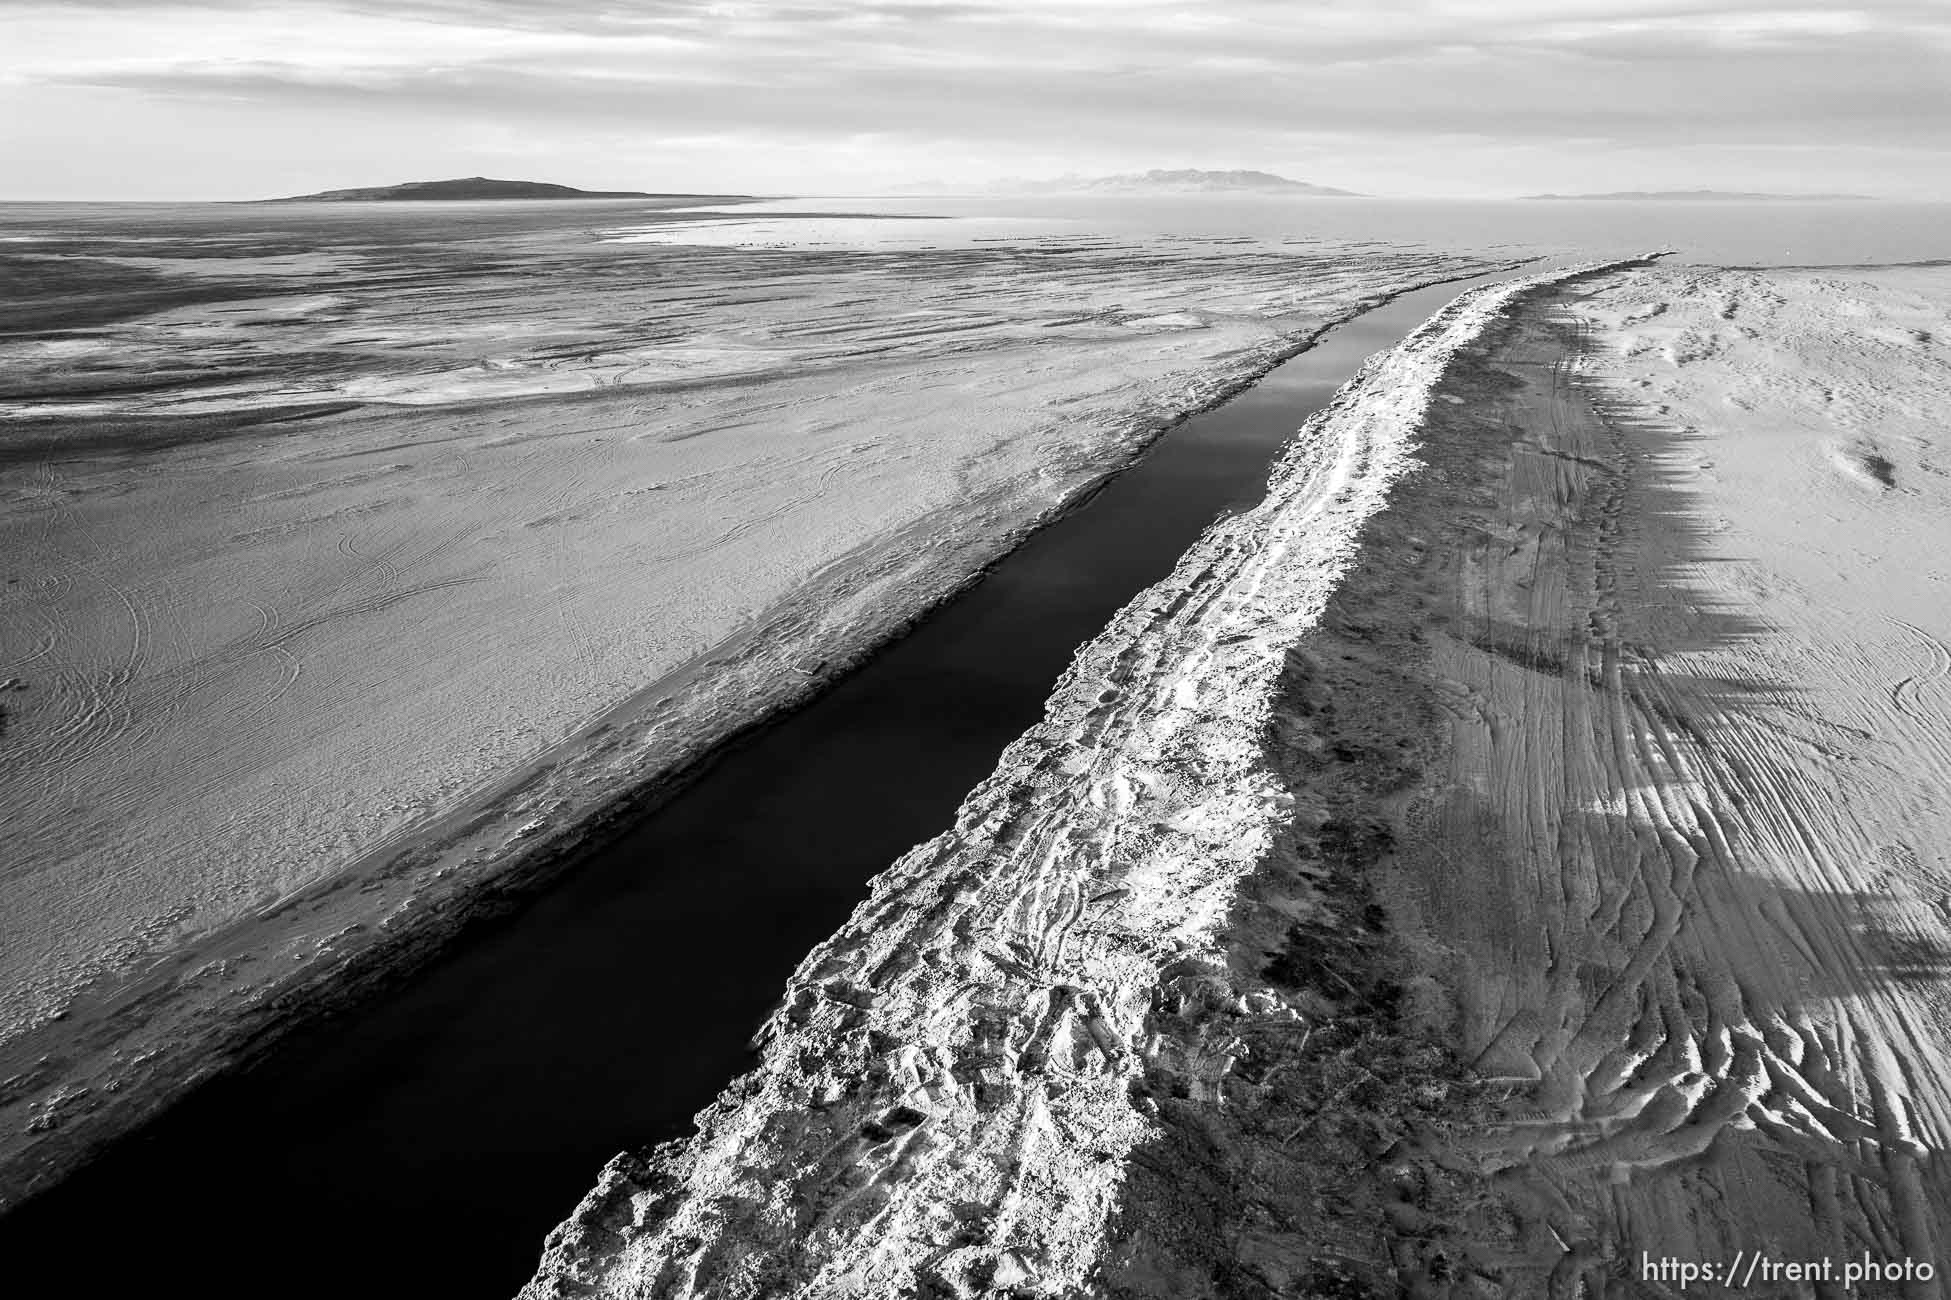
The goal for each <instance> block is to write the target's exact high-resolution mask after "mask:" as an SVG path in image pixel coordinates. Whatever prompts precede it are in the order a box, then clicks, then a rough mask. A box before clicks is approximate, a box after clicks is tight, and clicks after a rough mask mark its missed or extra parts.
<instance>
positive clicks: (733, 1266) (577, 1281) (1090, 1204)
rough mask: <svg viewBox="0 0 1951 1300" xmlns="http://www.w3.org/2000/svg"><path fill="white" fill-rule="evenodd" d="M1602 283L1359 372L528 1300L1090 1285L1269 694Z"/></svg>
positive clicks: (1208, 969) (1084, 661)
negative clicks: (1539, 329)
mask: <svg viewBox="0 0 1951 1300" xmlns="http://www.w3.org/2000/svg"><path fill="white" fill-rule="evenodd" d="M1591 273H1592V272H1591V270H1590V269H1585V268H1581V269H1574V270H1571V271H1562V272H1551V273H1546V274H1545V275H1543V276H1537V277H1531V278H1529V279H1526V280H1523V281H1519V282H1516V283H1515V284H1505V285H1500V286H1496V287H1495V288H1491V289H1483V290H1477V291H1474V292H1473V293H1471V294H1467V295H1465V296H1464V297H1463V298H1461V299H1459V300H1458V301H1457V302H1455V303H1452V305H1451V306H1450V307H1448V308H1445V309H1444V310H1443V311H1442V312H1439V313H1438V315H1437V316H1436V317H1434V318H1432V319H1431V320H1429V321H1427V322H1425V323H1424V324H1423V325H1422V326H1421V327H1419V328H1418V329H1416V330H1415V331H1413V332H1412V333H1411V335H1410V337H1409V338H1408V339H1405V340H1404V341H1403V342H1402V343H1401V344H1399V345H1398V346H1397V347H1395V348H1393V349H1390V350H1387V351H1385V352H1384V353H1382V354H1379V355H1378V356H1377V357H1375V358H1371V360H1370V361H1369V362H1368V363H1367V364H1366V365H1365V366H1364V367H1363V368H1362V371H1361V372H1360V373H1359V374H1358V375H1357V376H1356V378H1355V379H1353V380H1351V381H1350V382H1349V383H1348V384H1346V385H1344V386H1343V388H1342V390H1341V391H1340V392H1339V393H1337V395H1336V396H1335V398H1334V399H1333V401H1332V402H1331V403H1330V405H1329V406H1328V407H1327V408H1325V409H1324V410H1323V411H1322V412H1321V413H1320V414H1319V415H1317V416H1315V417H1314V418H1313V419H1311V420H1310V421H1309V423H1308V425H1307V426H1306V428H1304V429H1303V431H1302V434H1301V435H1300V437H1299V438H1298V439H1297V440H1296V443H1295V444H1294V448H1293V449H1292V450H1290V452H1289V453H1288V455H1287V456H1286V457H1285V458H1284V459H1283V461H1282V463H1281V466H1280V467H1279V468H1278V469H1277V471H1276V473H1275V476H1274V482H1273V484H1272V486H1271V487H1270V491H1269V496H1268V499H1267V501H1266V502H1264V503H1262V505H1260V506H1259V507H1256V508H1255V509H1254V510H1252V511H1250V512H1248V513H1247V514H1245V515H1241V516H1235V517H1233V518H1230V519H1228V520H1225V521H1222V522H1221V523H1219V524H1217V525H1215V526H1214V527H1213V528H1211V529H1209V530H1208V532H1207V533H1206V534H1205V535H1204V536H1203V537H1202V538H1201V539H1200V541H1199V542H1197V543H1196V544H1195V545H1194V546H1193V548H1192V549H1191V550H1190V551H1189V552H1188V553H1187V554H1186V556H1185V558H1184V559H1182V560H1181V562H1180V564H1179V567H1178V568H1177V569H1176V570H1175V572H1174V574H1173V575H1172V576H1171V577H1170V578H1168V579H1166V580H1165V581H1164V582H1161V583H1160V584H1158V585H1157V586H1155V587H1153V588H1151V589H1150V590H1148V591H1147V592H1144V593H1141V594H1140V595H1139V596H1138V597H1136V598H1135V599H1134V600H1133V601H1132V603H1131V604H1130V605H1128V606H1127V607H1126V609H1125V610H1124V611H1123V612H1122V613H1120V614H1119V615H1118V616H1117V617H1116V618H1115V619H1114V620H1113V621H1112V623H1111V624H1110V626H1109V627H1107V628H1106V630H1105V631H1104V632H1103V633H1101V634H1100V635H1099V636H1098V637H1097V638H1096V639H1095V640H1093V641H1092V642H1090V643H1089V644H1087V645H1086V646H1085V647H1084V648H1082V649H1081V650H1080V651H1079V653H1078V656H1077V659H1076V660H1075V662H1074V663H1073V665H1072V667H1071V669H1070V670H1069V671H1068V672H1067V673H1066V675H1065V677H1064V678H1063V680H1062V681H1061V682H1060V683H1059V684H1058V687H1057V689H1056V691H1055V692H1054V693H1053V695H1052V697H1051V702H1050V705H1049V708H1048V712H1047V714H1046V718H1045V721H1044V722H1043V723H1041V724H1039V725H1038V726H1037V727H1035V728H1033V729H1032V730H1031V732H1029V733H1028V734H1027V735H1025V736H1024V737H1023V738H1022V739H1020V740H1018V741H1017V742H1015V743H1014V744H1012V745H1011V746H1010V747H1009V749H1008V750H1007V751H1005V753H1004V755H1003V758H1002V761H1001V763H1000V765H999V767H998V769H997V771H996V773H995V774H994V775H993V776H991V777H990V778H989V779H988V780H986V781H985V782H983V783H982V784H981V785H980V786H978V787H977V789H976V790H975V792H974V793H972V794H971V795H970V796H969V797H968V799H967V801H966V802H965V803H964V806H963V809H962V812H961V813H960V814H959V815H958V818H957V825H956V828H955V829H954V830H953V831H950V832H948V833H946V834H944V835H943V836H941V837H938V839H937V840H935V841H933V842H931V843H929V844H925V845H922V846H920V847H919V848H917V849H916V850H914V851H913V852H911V853H910V854H908V855H907V856H906V857H905V858H903V859H902V861H901V862H899V863H896V864H895V865H894V866H893V867H891V868H889V869H888V870H887V871H885V872H883V873H882V874H881V875H879V876H877V877H876V878H875V881H874V883H873V886H872V888H873V894H872V897H871V898H870V899H869V900H868V901H867V902H865V903H863V904H862V905H861V906H860V908H859V909H857V910H856V912H855V914H854V918H853V919H852V920H851V921H850V922H849V923H848V925H847V926H846V927H844V928H843V930H842V931H841V933H840V934H838V935H836V936H835V937H834V938H833V939H831V940H829V941H828V942H827V943H826V944H823V945H821V947H820V948H819V949H816V950H815V952H814V953H813V954H812V955H810V956H809V957H808V958H807V959H806V961H805V962H804V963H803V964H802V966H801V968H800V971H799V973H798V974H797V975H796V976H795V977H794V979H793V981H792V983H791V985H790V986H789V989H788V991H787V997H786V1002H785V1006H784V1008H783V1009H782V1010H781V1011H780V1012H779V1013H778V1014H777V1015H775V1017H774V1018H773V1020H772V1021H771V1022H770V1023H769V1024H768V1026H767V1027H766V1029H765V1030H764V1031H762V1033H761V1041H762V1042H763V1045H764V1046H763V1055H762V1059H761V1062H760V1064H759V1065H758V1066H757V1067H756V1068H755V1069H754V1070H753V1072H752V1073H750V1074H748V1075H747V1076H746V1077H745V1078H743V1079H741V1080H739V1081H737V1082H735V1083H733V1084H732V1085H731V1086H730V1087H729V1088H728V1089H727V1090H726V1092H725V1093H724V1094H723V1095H722V1096H721V1098H720V1099H719V1101H718V1102H717V1103H716V1104H715V1105H714V1106H712V1107H711V1108H708V1109H707V1110H706V1111H705V1112H704V1113H703V1114H702V1115H700V1117H699V1122H700V1130H699V1132H698V1134H697V1135H696V1136H695V1137H693V1138H691V1139H688V1140H678V1141H674V1142H671V1143H667V1144H665V1145H664V1146H663V1147H660V1148H657V1149H656V1150H655V1151H652V1152H644V1153H639V1154H630V1155H626V1156H622V1157H619V1158H618V1159H617V1160H616V1161H613V1162H612V1163H611V1165H610V1166H608V1167H607V1168H606V1169H605V1170H604V1171H603V1173H602V1175H601V1178H600V1180H599V1183H598V1187H597V1190H595V1191H594V1192H592V1193H590V1195H589V1196H588V1197H587V1198H586V1199H585V1201H584V1203H583V1205H582V1206H581V1207H579V1209H578V1211H577V1212H576V1214H575V1215H574V1216H572V1218H571V1219H570V1220H569V1222H568V1223H566V1224H565V1225H564V1226H563V1227H562V1228H561V1229H559V1230H558V1232H557V1233H556V1234H553V1235H552V1237H551V1240H550V1244H549V1248H548V1250H547V1253H546V1254H545V1257H544V1262H543V1265H542V1269H541V1271H540V1272H539V1273H538V1274H537V1277H536V1280H535V1281H534V1282H532V1283H531V1284H530V1287H529V1288H528V1289H527V1290H526V1291H525V1292H524V1294H525V1295H530V1296H535V1297H542V1296H552V1295H567V1294H584V1293H585V1289H589V1290H592V1291H595V1292H597V1293H603V1294H624V1293H631V1292H630V1289H631V1288H632V1287H652V1288H653V1289H654V1288H656V1287H666V1288H672V1291H671V1293H672V1294H673V1295H700V1296H702V1295H711V1296H714V1297H719V1296H723V1297H731V1296H739V1295H754V1296H756V1295H761V1294H774V1293H776V1292H777V1289H778V1288H780V1287H784V1288H786V1289H791V1288H792V1287H795V1286H813V1287H818V1286H823V1285H828V1284H835V1283H837V1282H838V1281H839V1279H841V1278H842V1277H847V1278H851V1279H853V1281H852V1282H851V1283H850V1285H856V1286H868V1287H870V1289H873V1288H878V1291H877V1293H887V1294H895V1293H901V1292H903V1290H904V1288H909V1287H912V1286H916V1285H922V1284H923V1283H924V1281H925V1282H927V1283H928V1284H931V1285H937V1286H943V1287H948V1288H950V1289H951V1290H955V1291H956V1293H958V1294H959V1293H961V1291H960V1290H957V1288H962V1289H966V1288H967V1287H970V1286H978V1285H982V1286H986V1285H990V1284H996V1285H1002V1284H1005V1283H1007V1284H1010V1285H1019V1284H1020V1285H1031V1284H1032V1283H1034V1284H1036V1285H1038V1286H1040V1287H1046V1288H1047V1287H1055V1288H1057V1289H1059V1290H1061V1289H1064V1288H1066V1287H1073V1288H1074V1287H1076V1286H1078V1285H1082V1283H1083V1280H1084V1278H1085V1276H1086V1275H1087V1274H1088V1272H1089V1270H1090V1268H1091V1267H1092V1265H1093V1263H1094V1261H1095V1258H1096V1245H1097V1242H1098V1241H1099V1240H1100V1239H1101V1237H1102V1231H1103V1223H1104V1222H1105V1220H1106V1217H1107V1216H1108V1215H1109V1214H1110V1213H1111V1211H1112V1208H1113V1202H1114V1200H1115V1196H1116V1181H1115V1180H1116V1178H1117V1177H1118V1175H1119V1173H1120V1172H1121V1171H1122V1169H1123V1168H1124V1162H1125V1160H1126V1159H1127V1158H1128V1157H1129V1156H1130V1154H1131V1152H1132V1150H1133V1149H1134V1148H1135V1147H1137V1146H1138V1145H1139V1144H1140V1143H1141V1142H1142V1141H1143V1139H1144V1129H1145V1123H1144V1121H1143V1120H1142V1119H1141V1118H1140V1117H1139V1114H1138V1112H1137V1111H1135V1110H1133V1109H1131V1108H1130V1106H1129V1104H1128V1101H1127V1097H1126V1093H1127V1090H1128V1088H1129V1087H1130V1086H1132V1084H1133V1080H1134V1079H1135V1078H1136V1077H1138V1076H1139V1075H1140V1074H1141V1073H1142V1061H1143V1057H1144V1050H1143V1049H1142V1048H1141V1047H1139V1046H1138V1045H1139V1044H1142V1043H1143V1042H1144V1040H1145V1038H1146V1034H1145V1032H1144V1031H1143V1030H1142V1029H1141V1028H1140V1026H1142V1025H1143V1023H1144V1022H1145V1019H1146V1016H1147V1008H1148V1007H1150V1006H1152V1005H1153V1002H1154V999H1155V997H1156V996H1158V994H1157V989H1158V987H1159V986H1160V982H1161V981H1162V980H1165V979H1167V978H1168V977H1167V974H1166V973H1165V972H1168V971H1172V972H1178V973H1179V976H1178V977H1180V978H1183V979H1186V980H1192V981H1195V982H1196V981H1197V980H1200V979H1203V978H1205V977H1206V976H1208V975H1210V974H1212V973H1213V971H1215V970H1216V969H1223V967H1224V959H1223V957H1221V956H1219V955H1218V954H1217V952H1216V951H1214V950H1213V947H1212V945H1213V939H1212V935H1213V934H1215V933H1216V932H1217V927H1218V924H1219V918H1220V917H1221V916H1222V915H1223V914H1224V912H1225V910H1226V909H1227V908H1228V907H1229V906H1230V898H1231V894H1232V890H1233V888H1234V887H1235V885H1236V884H1237V883H1238V880H1239V879H1240V878H1241V877H1242V876H1244V875H1245V874H1247V873H1248V872H1250V871H1251V869H1252V864H1253V862H1254V861H1255V860H1257V858H1258V855H1259V854H1260V853H1261V852H1262V851H1264V849H1265V847H1266V846H1267V844H1268V843H1269V842H1270V841H1269V839H1268V837H1269V836H1270V835H1271V834H1272V833H1273V827H1274V825H1275V823H1276V822H1277V821H1278V819H1279V816H1280V810H1281V809H1282V807H1284V805H1285V800H1286V796H1285V795H1284V794H1283V793H1282V792H1281V791H1280V790H1278V789H1277V788H1275V786H1274V785H1272V784H1271V783H1270V782H1269V780H1268V779H1267V778H1266V777H1265V775H1264V774H1263V773H1261V772H1260V771H1258V770H1256V766H1255V763H1256V760H1255V758H1254V756H1253V755H1254V751H1255V749H1256V742H1255V740H1254V737H1255V735H1256V734H1257V728H1258V727H1259V726H1260V725H1262V723H1263V722H1264V718H1265V714H1264V709H1265V708H1266V706H1267V701H1268V698H1269V696H1268V692H1269V691H1270V690H1271V686H1272V682H1271V678H1270V677H1269V675H1268V674H1269V672H1270V670H1271V669H1272V668H1273V666H1274V665H1276V664H1278V662H1279V661H1280V657H1281V655H1282V653H1283V652H1284V647H1285V645H1286V644H1288V643H1289V642H1291V640H1292V639H1293V638H1294V637H1296V636H1299V635H1301V634H1302V633H1303V632H1304V631H1305V628H1306V626H1307V624H1308V622H1309V620H1310V618H1311V617H1312V616H1313V615H1315V614H1318V612H1319V609H1320V607H1321V606H1320V602H1322V601H1324V600H1326V599H1327V595H1328V591H1329V589H1330V588H1331V586H1332V583H1333V580H1334V576H1335V575H1336V574H1337V573H1338V572H1339V571H1340V569H1341V567H1342V566H1344V565H1345V564H1346V563H1348V562H1349V560H1350V559H1351V557H1352V554H1353V546H1354V543H1353V541H1352V538H1353V536H1354V535H1355V534H1356V533H1358V532H1359V530H1360V528H1361V525H1362V521H1363V520H1364V519H1366V518H1367V516H1368V514H1370V513H1372V512H1373V511H1375V510H1377V509H1380V508H1382V502H1383V499H1384V495H1385V492H1386V487H1387V483H1388V481H1390V480H1392V479H1393V478H1394V477H1395V476H1398V475H1400V474H1401V473H1403V472H1405V470H1406V469H1407V466H1408V462H1407V459H1406V456H1407V447H1406V443H1405V440H1404V438H1403V433H1404V430H1405V429H1406V427H1407V426H1410V425H1413V423H1414V421H1415V420H1416V419H1417V418H1418V415H1419V412H1420V410H1421V408H1422V404H1423V403H1425V402H1426V401H1427V400H1428V393H1429V386H1430V385H1431V384H1432V383H1433V382H1434V380H1435V375H1436V374H1438V373H1440V371H1441V369H1442V367H1443V366H1444V365H1446V364H1447V362H1448V359H1449V357H1450V356H1451V355H1453V354H1454V352H1455V350H1456V349H1458V348H1460V347H1463V346H1466V345H1467V344H1468V342H1469V341H1470V340H1471V339H1473V338H1474V337H1475V335H1476V333H1477V332H1478V331H1480V330H1481V329H1482V328H1484V327H1485V326H1486V324H1487V323H1488V322H1489V321H1490V320H1492V319H1494V317H1495V312H1496V310H1497V309H1498V308H1499V307H1501V306H1502V304H1503V303H1505V302H1507V301H1509V300H1510V299H1512V298H1515V297H1518V296H1521V295H1523V294H1525V293H1529V292H1534V291H1536V289H1537V287H1538V286H1540V285H1543V284H1551V283H1556V282H1558V281H1560V280H1563V279H1565V278H1567V277H1571V276H1577V275H1583V274H1591ZM1188 913H1189V915H1188ZM1011 935H1016V936H1018V937H1017V940H1016V941H1015V942H1008V943H1006V942H1005V940H1006V939H1007V938H1008V937H1009V936H1011ZM984 936H993V937H992V938H989V939H988V940H987V941H985V939H984ZM943 999H946V1001H943ZM923 1026H926V1028H925V1029H924V1028H923ZM971 1035H973V1037H971ZM877 1043H879V1044H883V1045H882V1046H875V1044H877ZM889 1044H892V1046H889ZM901 1044H907V1046H905V1047H903V1046H900V1045H901ZM897 1057H898V1060H897ZM1060 1062H1062V1063H1063V1064H1060ZM1046 1087H1047V1088H1048V1089H1049V1093H1048V1100H1047V1102H1046V1101H1044V1100H1042V1097H1043V1090H1044V1089H1045V1088H1046ZM1053 1123H1054V1124H1055V1125H1056V1128H1057V1130H1058V1131H1059V1132H1061V1133H1062V1134H1064V1135H1065V1136H1063V1137H1061V1138H1057V1137H1056V1136H1055V1134H1049V1135H1045V1136H1044V1137H1042V1138H1039V1137H1038V1136H1037V1131H1038V1130H1039V1128H1040V1127H1041V1128H1047V1127H1048V1126H1050V1125H1051V1124H1053ZM849 1134H857V1136H852V1137H850V1136H849ZM957 1204H969V1205H981V1206H990V1207H999V1206H1005V1205H1006V1206H1008V1207H1009V1209H1008V1211H1007V1221H1008V1226H1007V1227H1004V1226H1003V1225H997V1226H996V1227H995V1229H994V1230H993V1231H989V1232H986V1233H984V1234H981V1235H980V1236H979V1237H972V1238H968V1239H967V1241H968V1244H965V1245H963V1246H956V1245H955V1242H954V1240H953V1239H955V1238H956V1237H957V1234H958V1231H959V1230H958V1228H957V1226H956V1225H955V1224H954V1223H952V1222H949V1221H947V1220H945V1219H944V1218H943V1217H942V1215H941V1214H940V1213H938V1210H941V1209H943V1208H945V1207H947V1206H951V1205H957ZM809 1216H810V1217H809ZM870 1221H871V1222H872V1224H873V1225H874V1227H873V1245H872V1247H871V1249H870V1248H869V1247H867V1246H865V1245H863V1244H862V1243H861V1241H860V1240H859V1239H857V1238H856V1237H855V1236H854V1235H853V1234H854V1233H855V1232H856V1231H857V1230H859V1229H860V1228H861V1227H862V1226H864V1225H865V1224H866V1223H868V1222H870ZM632 1225H635V1226H632ZM680 1243H684V1244H681V1245H680ZM789 1243H791V1244H790V1245H789ZM978 1275H980V1278H979V1277H978ZM760 1278H769V1279H771V1280H770V1281H769V1282H766V1283H765V1284H763V1285H760V1284H759V1282H758V1279H760Z"/></svg>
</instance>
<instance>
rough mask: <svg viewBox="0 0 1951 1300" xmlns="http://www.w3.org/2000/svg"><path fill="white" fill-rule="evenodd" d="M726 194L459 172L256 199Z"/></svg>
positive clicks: (329, 200)
mask: <svg viewBox="0 0 1951 1300" xmlns="http://www.w3.org/2000/svg"><path fill="white" fill-rule="evenodd" d="M705 197H711V198H728V197H733V196H730V195H691V194H652V193H649V192H647V191H644V190H579V189H577V188H575V187H574V186H571V185H556V184H553V183H551V182H549V181H509V180H496V179H493V178H491V177H487V176H463V177H459V178H457V179H454V180H445V181H402V182H400V183H399V184H397V185H371V186H365V187H362V188H358V189H347V190H320V191H319V192H318V193H316V194H294V195H290V196H287V197H284V198H276V199H259V200H257V201H258V202H260V203H397V202H412V201H420V202H425V201H446V202H453V201H461V200H469V199H476V200H478V199H669V198H705Z"/></svg>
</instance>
